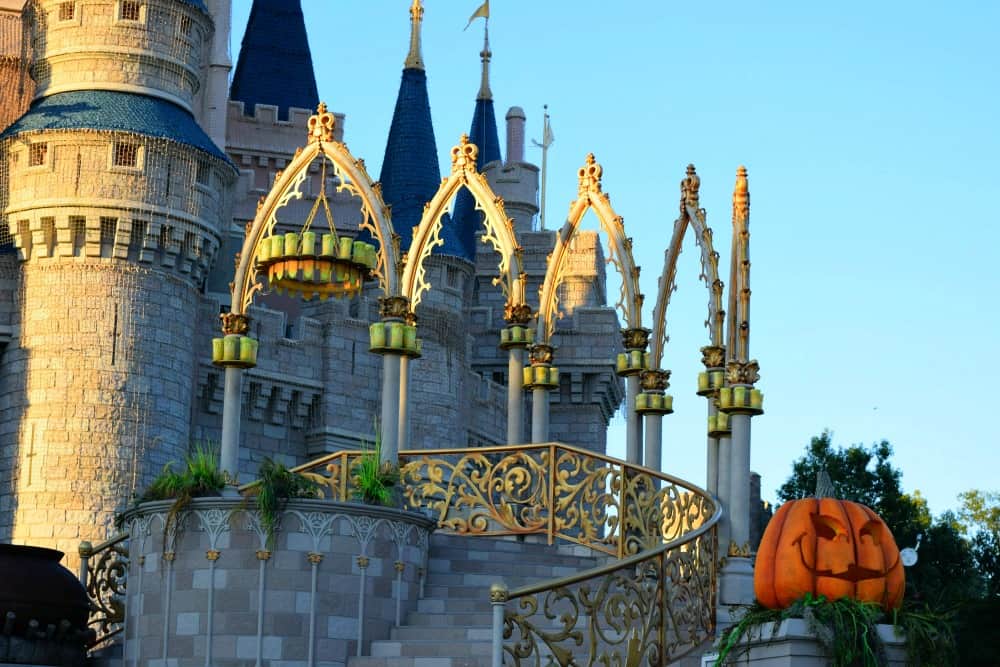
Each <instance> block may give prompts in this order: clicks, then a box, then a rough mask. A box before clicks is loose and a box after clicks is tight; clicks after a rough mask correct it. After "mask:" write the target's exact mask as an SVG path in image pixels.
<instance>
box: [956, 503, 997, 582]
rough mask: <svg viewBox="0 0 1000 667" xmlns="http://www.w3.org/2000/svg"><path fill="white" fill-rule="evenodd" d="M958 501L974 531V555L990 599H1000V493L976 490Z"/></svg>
mask: <svg viewBox="0 0 1000 667" xmlns="http://www.w3.org/2000/svg"><path fill="white" fill-rule="evenodd" d="M958 499H959V500H960V501H962V507H961V509H959V511H958V516H959V517H961V519H962V521H964V522H965V526H966V527H967V528H968V529H969V530H971V531H972V555H973V557H974V558H975V560H976V564H977V565H978V566H979V571H980V572H981V573H982V575H983V577H984V579H985V585H986V596H987V597H989V598H1000V493H998V492H996V491H993V492H983V491H980V490H978V489H972V490H971V491H966V492H965V493H963V494H961V495H959V497H958Z"/></svg>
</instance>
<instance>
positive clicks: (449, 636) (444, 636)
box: [389, 625, 492, 641]
mask: <svg viewBox="0 0 1000 667" xmlns="http://www.w3.org/2000/svg"><path fill="white" fill-rule="evenodd" d="M491 633H492V630H491V629H490V628H489V627H488V626H467V625H466V626H462V625H456V626H452V627H450V628H445V627H441V628H434V631H433V636H434V638H435V639H441V640H452V641H459V640H467V641H489V640H490V637H491ZM428 634H429V633H428V630H427V626H422V625H400V626H399V627H395V628H393V629H392V630H391V632H390V634H389V638H390V639H399V640H410V639H427V636H428Z"/></svg>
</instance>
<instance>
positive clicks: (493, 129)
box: [452, 32, 502, 258]
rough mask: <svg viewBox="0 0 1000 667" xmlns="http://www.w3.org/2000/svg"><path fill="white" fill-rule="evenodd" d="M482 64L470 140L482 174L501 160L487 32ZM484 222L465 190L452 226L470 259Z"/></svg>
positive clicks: (454, 211)
mask: <svg viewBox="0 0 1000 667" xmlns="http://www.w3.org/2000/svg"><path fill="white" fill-rule="evenodd" d="M479 55H480V57H481V58H482V62H483V76H482V81H481V82H480V86H479V95H478V96H477V97H476V110H475V112H474V113H473V115H472V128H471V129H470V130H469V141H471V142H472V143H474V144H475V145H476V146H478V147H479V156H478V158H477V159H476V169H478V170H479V171H482V169H483V167H484V166H486V165H487V164H489V163H490V162H495V161H497V160H501V159H502V157H501V155H500V139H499V138H498V135H497V121H496V115H495V114H494V112H493V93H492V92H491V91H490V58H492V57H493V53H492V52H491V51H490V37H489V33H488V32H487V33H486V38H485V41H484V44H483V50H482V52H481V53H480V54H479ZM482 222H483V213H482V211H477V210H476V202H475V199H473V197H472V195H471V194H470V193H469V191H468V190H466V189H464V188H463V189H462V190H460V191H459V193H458V196H456V197H455V209H454V210H453V211H452V223H453V226H454V228H455V232H454V233H455V235H456V236H457V237H458V238H459V239H460V241H461V243H462V246H463V247H464V248H465V252H466V255H467V256H468V257H470V258H474V257H475V256H476V235H477V234H478V233H479V230H480V227H481V226H482Z"/></svg>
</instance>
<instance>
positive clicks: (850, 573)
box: [793, 532, 899, 583]
mask: <svg viewBox="0 0 1000 667" xmlns="http://www.w3.org/2000/svg"><path fill="white" fill-rule="evenodd" d="M806 536H807V533H805V532H803V533H802V534H801V535H799V536H798V537H796V538H795V541H794V542H793V544H795V545H797V546H798V548H799V559H800V560H801V561H802V566H803V567H804V568H806V569H807V570H809V571H810V572H812V573H813V574H814V575H816V576H817V577H831V578H833V579H840V580H842V581H850V582H852V583H857V582H859V581H864V580H865V579H878V578H879V577H884V576H885V575H886V573H887V572H889V571H890V570H892V568H893V567H895V566H896V564H895V563H893V564H892V566H890V567H887V568H885V569H884V570H873V569H871V568H870V567H861V566H860V565H858V564H857V563H850V564H849V565H848V566H847V568H846V569H845V570H843V571H840V572H834V571H833V570H832V569H827V570H820V569H818V568H817V567H816V565H815V564H813V565H810V564H809V563H808V562H806V554H805V552H804V551H803V550H802V538H804V537H806ZM896 560H897V562H898V560H899V557H898V556H897V557H896Z"/></svg>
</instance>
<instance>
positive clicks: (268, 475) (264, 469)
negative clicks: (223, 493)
mask: <svg viewBox="0 0 1000 667" xmlns="http://www.w3.org/2000/svg"><path fill="white" fill-rule="evenodd" d="M247 492H248V494H250V495H253V496H255V497H256V499H257V501H256V505H257V513H258V514H259V515H260V522H261V526H262V527H263V528H264V532H265V533H266V534H267V548H268V549H273V548H274V538H275V535H277V533H278V528H279V524H280V522H281V512H282V510H284V509H285V505H287V504H288V501H289V500H290V499H292V498H315V497H316V496H317V495H318V492H319V484H317V483H316V482H315V481H314V480H311V479H309V478H308V477H305V476H303V475H300V474H299V473H297V472H292V471H291V470H289V469H288V467H286V466H285V465H283V464H281V463H277V462H276V461H274V460H272V459H271V458H269V457H268V458H265V459H264V461H263V462H262V463H261V464H260V470H259V472H258V480H257V482H256V483H255V484H253V486H251V487H250V488H249V490H248V491H247Z"/></svg>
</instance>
